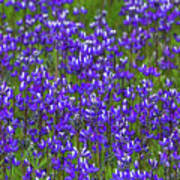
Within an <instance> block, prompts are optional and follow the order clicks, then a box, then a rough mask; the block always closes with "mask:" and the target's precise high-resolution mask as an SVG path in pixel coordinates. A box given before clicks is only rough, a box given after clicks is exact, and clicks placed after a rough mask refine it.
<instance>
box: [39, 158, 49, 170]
mask: <svg viewBox="0 0 180 180" xmlns="http://www.w3.org/2000/svg"><path fill="white" fill-rule="evenodd" d="M47 162H48V159H47V157H45V158H43V159H42V160H41V162H40V163H39V168H42V167H44V166H45V165H46V164H47Z"/></svg>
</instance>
